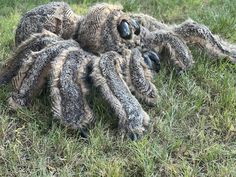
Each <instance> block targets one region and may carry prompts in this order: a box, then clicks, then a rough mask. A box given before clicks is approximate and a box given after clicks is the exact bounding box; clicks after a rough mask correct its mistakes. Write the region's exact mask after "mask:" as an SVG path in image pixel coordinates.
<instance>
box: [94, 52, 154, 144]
mask: <svg viewBox="0 0 236 177" xmlns="http://www.w3.org/2000/svg"><path fill="white" fill-rule="evenodd" d="M120 60H121V58H120V55H118V54H117V53H115V52H107V53H105V54H103V55H102V56H101V58H100V59H99V60H96V61H95V62H94V66H93V73H92V75H91V76H92V78H93V82H94V83H95V85H96V86H97V87H98V89H99V90H100V91H101V93H102V95H103V97H104V99H105V100H106V101H107V102H108V103H109V104H110V105H111V107H112V109H113V110H114V112H115V114H116V116H118V118H119V126H120V129H121V131H122V132H123V131H125V133H127V134H128V136H129V137H130V138H131V139H134V140H135V139H137V138H139V137H141V136H142V135H143V133H144V131H145V128H146V126H147V125H148V121H149V116H148V115H147V113H146V112H145V111H144V110H143V109H142V107H141V105H140V104H139V102H138V101H137V99H136V98H135V97H134V96H133V95H132V93H131V92H130V90H129V88H128V86H127V85H126V83H125V81H124V80H123V79H122V76H121V73H120V69H119V68H120V65H119V61H120Z"/></svg>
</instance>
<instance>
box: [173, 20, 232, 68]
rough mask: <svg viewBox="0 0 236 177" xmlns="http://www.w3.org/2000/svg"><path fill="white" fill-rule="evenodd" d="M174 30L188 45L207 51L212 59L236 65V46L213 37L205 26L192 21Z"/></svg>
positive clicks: (174, 27) (175, 27)
mask: <svg viewBox="0 0 236 177" xmlns="http://www.w3.org/2000/svg"><path fill="white" fill-rule="evenodd" d="M172 28H173V31H174V32H175V33H176V34H178V35H179V36H180V37H181V38H183V39H184V40H185V41H186V42H187V43H192V44H196V45H197V46H199V47H201V48H202V49H204V50H206V51H207V53H208V54H209V55H210V57H212V58H225V59H227V60H229V61H231V62H232V63H236V46H233V45H232V44H229V43H228V42H226V41H223V40H222V39H220V38H219V37H218V36H216V35H213V34H212V32H211V31H210V30H209V28H207V27H206V26H205V25H202V24H198V23H197V22H195V21H193V20H191V19H190V20H187V21H185V22H183V23H182V24H180V25H177V26H173V27H172Z"/></svg>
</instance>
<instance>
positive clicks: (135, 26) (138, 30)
mask: <svg viewBox="0 0 236 177" xmlns="http://www.w3.org/2000/svg"><path fill="white" fill-rule="evenodd" d="M131 23H132V26H133V27H134V29H135V31H134V34H136V35H139V34H140V31H141V30H140V25H139V23H138V22H137V21H136V20H134V19H132V20H131Z"/></svg>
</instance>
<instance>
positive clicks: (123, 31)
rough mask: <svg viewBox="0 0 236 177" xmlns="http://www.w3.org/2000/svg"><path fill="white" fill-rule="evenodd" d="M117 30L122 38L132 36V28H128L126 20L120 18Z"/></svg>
mask: <svg viewBox="0 0 236 177" xmlns="http://www.w3.org/2000/svg"><path fill="white" fill-rule="evenodd" d="M117 30H118V32H119V33H120V37H122V38H123V39H131V38H132V30H131V28H130V25H129V23H128V22H127V21H126V20H122V21H121V22H120V24H119V25H118V26H117Z"/></svg>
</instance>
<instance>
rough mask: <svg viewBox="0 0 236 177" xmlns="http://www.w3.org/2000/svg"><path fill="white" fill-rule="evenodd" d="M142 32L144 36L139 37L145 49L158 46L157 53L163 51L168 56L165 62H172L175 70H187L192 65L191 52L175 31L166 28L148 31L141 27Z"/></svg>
mask: <svg viewBox="0 0 236 177" xmlns="http://www.w3.org/2000/svg"><path fill="white" fill-rule="evenodd" d="M142 33H143V34H142V35H143V36H145V37H142V38H141V39H142V41H141V42H142V43H143V45H144V47H145V48H147V49H156V48H158V50H159V51H158V52H159V53H162V52H164V55H165V56H166V55H167V56H169V58H167V59H168V61H167V62H170V63H171V64H173V65H174V66H175V67H176V70H177V71H182V70H187V69H189V68H191V67H192V65H193V59H192V54H191V52H190V50H189V48H188V46H187V45H186V43H185V41H183V40H182V39H181V38H179V37H178V36H177V35H176V34H175V33H173V32H171V31H166V30H156V31H152V32H150V31H149V30H147V29H146V28H144V27H143V28H142ZM161 58H162V57H161ZM163 58H165V57H163Z"/></svg>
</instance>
